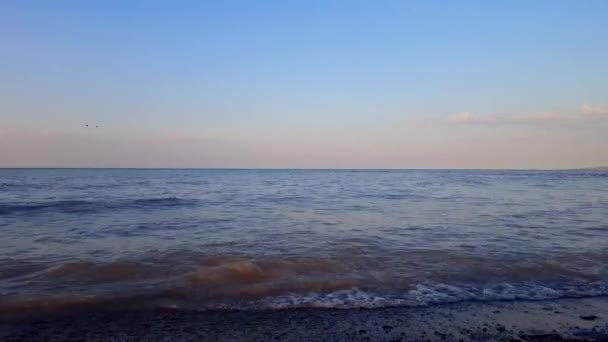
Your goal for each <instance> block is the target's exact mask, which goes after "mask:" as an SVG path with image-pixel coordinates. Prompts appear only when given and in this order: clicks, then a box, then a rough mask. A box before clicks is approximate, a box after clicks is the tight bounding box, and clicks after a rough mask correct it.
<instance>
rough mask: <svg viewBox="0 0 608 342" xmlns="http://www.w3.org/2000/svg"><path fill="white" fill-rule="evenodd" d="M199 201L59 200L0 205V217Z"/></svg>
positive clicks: (154, 206) (134, 207) (169, 204)
mask: <svg viewBox="0 0 608 342" xmlns="http://www.w3.org/2000/svg"><path fill="white" fill-rule="evenodd" d="M198 203H199V200H197V199H184V198H177V197H159V198H138V199H132V200H116V201H111V200H99V201H85V200H59V201H49V202H36V203H23V204H0V215H8V214H15V213H29V212H40V211H45V212H46V211H59V212H62V213H88V212H97V211H103V210H108V209H110V210H116V209H161V208H167V207H179V206H196V205H197V204H198Z"/></svg>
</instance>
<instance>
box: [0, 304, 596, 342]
mask: <svg viewBox="0 0 608 342" xmlns="http://www.w3.org/2000/svg"><path fill="white" fill-rule="evenodd" d="M0 340H2V341H608V298H607V297H599V298H582V299H559V300H545V301H502V302H489V303H483V302H464V303H456V304H446V305H438V306H430V307H399V308H382V309H361V310H352V309H351V310H337V309H322V308H320V309H310V308H309V309H290V310H275V311H271V310H265V311H203V312H195V311H179V310H156V311H131V312H124V311H121V312H111V311H106V312H99V311H96V312H86V311H82V312H78V313H76V314H74V313H72V314H69V315H65V314H64V315H61V316H57V315H55V316H54V317H48V316H45V317H37V318H35V319H34V318H30V319H27V320H23V319H21V320H19V321H4V322H2V323H1V324H0Z"/></svg>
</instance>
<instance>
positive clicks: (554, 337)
mask: <svg viewBox="0 0 608 342" xmlns="http://www.w3.org/2000/svg"><path fill="white" fill-rule="evenodd" d="M521 337H522V338H523V339H524V340H526V341H562V340H563V338H562V337H561V336H560V335H559V334H534V335H523V336H521Z"/></svg>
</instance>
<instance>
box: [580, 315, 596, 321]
mask: <svg viewBox="0 0 608 342" xmlns="http://www.w3.org/2000/svg"><path fill="white" fill-rule="evenodd" d="M578 317H579V318H580V319H583V320H585V321H595V320H596V319H598V318H599V317H598V316H596V315H587V316H585V315H581V316H578Z"/></svg>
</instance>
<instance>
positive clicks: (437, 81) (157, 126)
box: [0, 0, 608, 169]
mask: <svg viewBox="0 0 608 342" xmlns="http://www.w3.org/2000/svg"><path fill="white" fill-rule="evenodd" d="M606 18H608V1H604V0H596V1H594V0H585V1H580V0H570V1H561V0H536V1H516V0H514V1H422V0H421V1H383V0H379V1H356V0H348V1H331V0H325V1H317V0H307V1H295V0H294V1H264V0H259V1H236V0H227V1H180V0H176V1H136V0H133V1H112V0H103V1H102V0H91V1H76V0H73V1H64V0H56V1H50V0H49V1H46V0H39V1H29V0H21V1H1V2H0V167H230V168H232V167H235V168H240V167H243V168H525V169H526V168H534V169H536V168H540V169H546V168H549V169H552V168H579V167H595V166H606V165H608V20H607V19H606ZM86 125H89V126H88V127H86ZM95 126H99V127H95Z"/></svg>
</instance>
